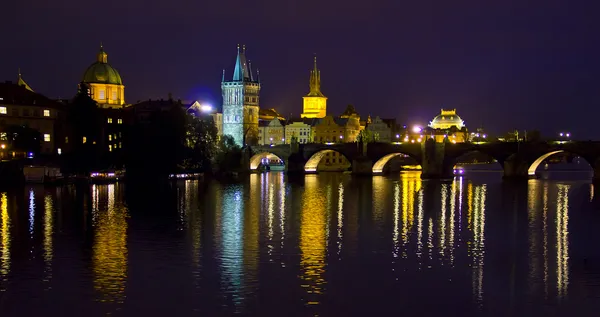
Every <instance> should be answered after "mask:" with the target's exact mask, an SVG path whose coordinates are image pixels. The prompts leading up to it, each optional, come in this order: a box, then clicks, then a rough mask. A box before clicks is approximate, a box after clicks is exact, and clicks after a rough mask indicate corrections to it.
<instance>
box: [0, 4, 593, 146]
mask: <svg viewBox="0 0 600 317" xmlns="http://www.w3.org/2000/svg"><path fill="white" fill-rule="evenodd" d="M9 6H12V7H8V8H6V9H5V10H3V11H4V13H5V14H4V15H3V28H2V30H3V32H2V46H1V47H2V49H1V53H0V74H2V76H3V77H4V78H5V80H14V77H16V72H17V67H21V69H22V73H23V75H24V77H25V79H26V80H27V81H28V82H29V84H30V85H31V86H32V87H33V88H34V89H36V90H37V91H39V92H41V93H43V94H45V95H47V96H50V97H59V96H60V97H71V96H72V95H73V94H74V93H75V90H76V85H77V83H78V82H79V81H80V80H81V77H82V75H83V72H84V71H85V69H86V67H87V66H88V65H89V64H91V63H92V62H93V61H94V59H95V54H96V52H97V49H98V46H99V43H100V42H101V41H102V42H103V43H104V47H105V49H106V51H107V53H108V54H109V57H108V59H109V62H110V63H111V64H112V65H113V66H114V67H115V68H117V69H118V70H119V72H120V73H121V76H122V77H123V80H124V82H125V85H126V90H125V92H126V99H127V101H128V102H136V101H137V100H143V99H148V98H161V97H164V98H166V96H167V94H168V93H169V92H172V93H173V95H174V96H175V97H179V98H182V99H186V100H193V99H203V100H207V101H210V102H212V103H214V104H220V102H221V97H220V80H221V72H222V69H223V68H226V70H227V76H231V74H232V72H233V63H234V59H235V48H236V44H237V43H245V44H246V45H247V49H248V51H247V56H248V58H249V59H250V60H252V61H253V66H254V68H256V67H258V68H259V69H260V71H261V79H262V102H261V107H268V108H276V109H277V110H278V111H280V112H281V113H283V114H289V113H294V114H295V115H297V114H299V113H300V112H301V110H302V96H303V95H304V94H305V93H307V92H308V79H309V70H310V68H311V64H312V55H313V53H317V55H318V59H319V66H320V68H321V71H322V72H321V75H322V85H323V86H322V90H323V92H324V93H325V95H326V96H327V97H329V101H328V112H329V113H330V114H339V113H341V112H342V111H343V109H344V108H345V106H346V105H347V104H350V103H351V104H354V105H355V106H356V108H357V110H358V111H359V112H360V113H361V114H364V115H366V114H371V115H372V116H375V115H380V116H382V117H396V118H397V120H398V122H399V123H408V124H415V123H421V124H426V123H428V121H429V120H431V118H432V117H434V116H435V115H436V114H437V113H438V112H439V109H440V108H441V107H442V106H444V107H447V108H454V107H456V108H457V109H458V111H459V114H460V115H461V116H462V118H463V119H464V120H465V121H466V123H467V125H468V126H469V127H471V128H476V127H479V126H481V125H483V126H484V127H485V128H487V129H488V130H490V131H492V132H503V131H506V130H508V129H513V128H519V129H533V128H538V129H540V130H542V132H543V133H544V134H551V133H552V134H553V133H556V132H558V131H559V130H570V131H571V132H573V133H574V135H575V136H576V137H578V138H585V139H587V138H597V139H600V129H599V128H598V125H597V122H598V118H599V117H600V76H598V75H599V74H600V19H599V18H598V12H599V11H598V5H596V7H594V1H592V0H589V1H577V0H574V1H566V0H565V1H554V0H544V1H540V0H531V1H516V0H515V1H513V0H509V1H481V0H478V1H461V0H457V1H398V0H371V1H352V0H350V1H339V0H329V1H316V0H304V1H281V0H258V1H237V0H236V1H227V0H222V1H180V0H172V1H156V0H144V1H142V0H130V1H124V0H120V1H116V0H106V1H102V2H93V1H81V0H79V1H74V0H63V1H42V0H26V1H11V3H10V4H9ZM7 13H8V14H7Z"/></svg>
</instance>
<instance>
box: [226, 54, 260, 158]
mask: <svg viewBox="0 0 600 317" xmlns="http://www.w3.org/2000/svg"><path fill="white" fill-rule="evenodd" d="M221 93H222V95H223V134H224V135H230V136H232V137H233V139H234V140H235V143H236V144H237V145H239V146H244V145H245V144H250V145H252V144H256V142H258V111H259V109H260V108H259V97H260V96H259V95H260V78H258V75H257V78H256V79H255V78H254V75H253V74H252V69H251V66H250V64H249V63H248V62H247V61H246V46H244V47H243V49H242V50H241V51H240V47H239V45H238V51H237V58H236V61H235V69H234V71H233V78H232V79H231V81H225V71H223V78H222V81H221Z"/></svg>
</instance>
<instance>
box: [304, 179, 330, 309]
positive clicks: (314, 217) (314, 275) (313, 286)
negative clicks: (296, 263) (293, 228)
mask: <svg viewBox="0 0 600 317" xmlns="http://www.w3.org/2000/svg"><path fill="white" fill-rule="evenodd" d="M302 202H303V205H302V214H301V216H300V217H301V220H300V267H301V273H300V277H301V279H302V280H303V281H304V284H303V285H302V287H303V288H304V289H305V290H306V292H307V296H309V298H307V299H306V304H308V305H316V304H319V300H318V296H319V295H321V293H322V289H323V286H324V284H325V283H326V281H325V279H324V274H325V260H326V256H325V255H326V249H327V246H326V233H325V230H326V219H325V214H326V206H327V201H326V197H325V196H324V195H320V192H319V183H318V179H317V178H313V177H310V178H307V179H306V181H305V191H304V195H303V196H302Z"/></svg>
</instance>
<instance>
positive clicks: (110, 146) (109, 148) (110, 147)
mask: <svg viewBox="0 0 600 317" xmlns="http://www.w3.org/2000/svg"><path fill="white" fill-rule="evenodd" d="M108 151H109V152H112V145H111V144H109V145H108Z"/></svg>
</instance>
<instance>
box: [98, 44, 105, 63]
mask: <svg viewBox="0 0 600 317" xmlns="http://www.w3.org/2000/svg"><path fill="white" fill-rule="evenodd" d="M96 59H97V60H98V63H103V64H106V63H108V54H106V52H105V51H104V46H102V42H100V51H99V52H98V55H97V56H96Z"/></svg>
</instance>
